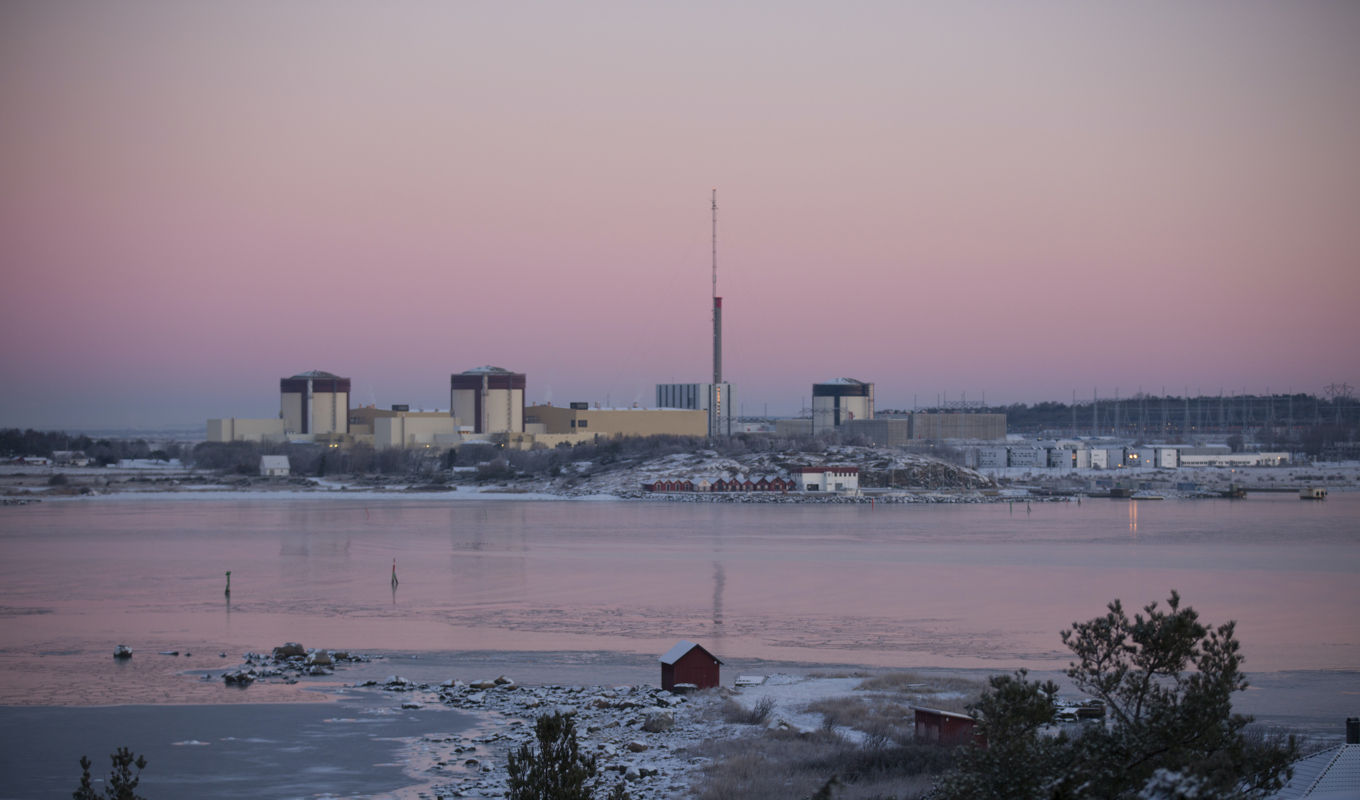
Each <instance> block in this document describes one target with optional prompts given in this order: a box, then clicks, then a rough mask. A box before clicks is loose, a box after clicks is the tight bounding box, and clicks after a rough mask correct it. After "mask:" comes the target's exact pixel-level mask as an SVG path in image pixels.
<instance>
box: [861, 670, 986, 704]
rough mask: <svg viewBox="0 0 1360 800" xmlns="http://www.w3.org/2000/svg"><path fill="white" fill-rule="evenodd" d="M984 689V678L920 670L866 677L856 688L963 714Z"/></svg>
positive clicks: (910, 702)
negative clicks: (888, 694) (942, 674)
mask: <svg viewBox="0 0 1360 800" xmlns="http://www.w3.org/2000/svg"><path fill="white" fill-rule="evenodd" d="M984 688H985V687H984V685H983V683H982V682H980V681H973V680H969V679H967V678H953V677H929V676H925V675H921V674H920V673H916V672H886V673H884V674H882V675H875V676H873V677H871V678H866V679H865V680H864V681H861V682H860V685H859V686H856V687H855V689H856V691H864V692H882V693H890V694H893V695H896V696H897V697H898V699H900V700H902V701H903V702H906V703H909V704H911V705H917V706H926V707H928V708H934V709H938V710H940V711H957V712H959V713H961V714H963V713H967V711H968V706H969V705H970V704H972V703H975V702H977V699H978V697H979V696H980V695H981V694H982V690H983V689H984Z"/></svg>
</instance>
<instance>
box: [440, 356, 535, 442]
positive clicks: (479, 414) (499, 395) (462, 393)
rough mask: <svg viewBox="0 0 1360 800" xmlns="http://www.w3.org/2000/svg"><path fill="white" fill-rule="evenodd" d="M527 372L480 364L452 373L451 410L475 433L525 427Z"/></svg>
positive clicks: (517, 429) (451, 412) (518, 430)
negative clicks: (455, 373)
mask: <svg viewBox="0 0 1360 800" xmlns="http://www.w3.org/2000/svg"><path fill="white" fill-rule="evenodd" d="M524 387H525V378H524V374H523V373H520V372H511V371H510V370H508V369H502V368H500V367H489V366H488V367H477V368H476V369H470V370H468V371H467V372H462V373H459V374H457V375H453V376H451V380H450V387H449V411H450V414H451V416H454V417H457V418H458V419H459V420H460V421H462V422H463V424H464V425H467V424H471V425H472V432H473V433H500V432H502V431H516V432H523V431H524Z"/></svg>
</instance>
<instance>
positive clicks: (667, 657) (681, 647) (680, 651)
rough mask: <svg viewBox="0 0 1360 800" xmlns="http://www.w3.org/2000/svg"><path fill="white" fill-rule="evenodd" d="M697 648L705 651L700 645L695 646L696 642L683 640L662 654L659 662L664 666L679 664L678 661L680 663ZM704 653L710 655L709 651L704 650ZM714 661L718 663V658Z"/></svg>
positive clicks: (714, 658)
mask: <svg viewBox="0 0 1360 800" xmlns="http://www.w3.org/2000/svg"><path fill="white" fill-rule="evenodd" d="M696 647H698V648H699V649H700V650H704V648H703V647H700V646H699V645H697V644H695V643H694V642H691V641H687V640H685V639H681V640H680V641H679V642H677V643H676V645H675V647H672V648H671V649H669V650H667V651H666V652H665V653H662V654H661V658H660V659H658V660H659V661H660V662H661V663H662V664H674V663H675V662H677V661H679V660H680V659H682V658H684V657H685V654H686V653H688V652H689V651H691V650H693V649H694V648H696ZM704 652H705V653H708V651H707V650H704ZM708 654H709V655H710V656H712V655H713V654H712V653H708ZM713 660H714V661H718V657H717V656H713ZM718 663H719V664H721V663H722V662H721V661H718Z"/></svg>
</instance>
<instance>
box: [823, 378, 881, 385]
mask: <svg viewBox="0 0 1360 800" xmlns="http://www.w3.org/2000/svg"><path fill="white" fill-rule="evenodd" d="M817 385H818V386H868V385H869V384H867V383H865V382H864V381H857V380H855V379H854V378H832V379H831V380H829V381H822V382H821V383H819V384H817Z"/></svg>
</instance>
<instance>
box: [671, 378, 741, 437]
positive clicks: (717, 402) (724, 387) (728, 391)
mask: <svg viewBox="0 0 1360 800" xmlns="http://www.w3.org/2000/svg"><path fill="white" fill-rule="evenodd" d="M656 405H657V407H658V408H687V409H693V410H699V411H705V412H707V413H708V435H709V436H731V435H732V434H733V433H737V432H738V429H737V422H736V420H737V386H736V384H734V383H658V384H657V385H656Z"/></svg>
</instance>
